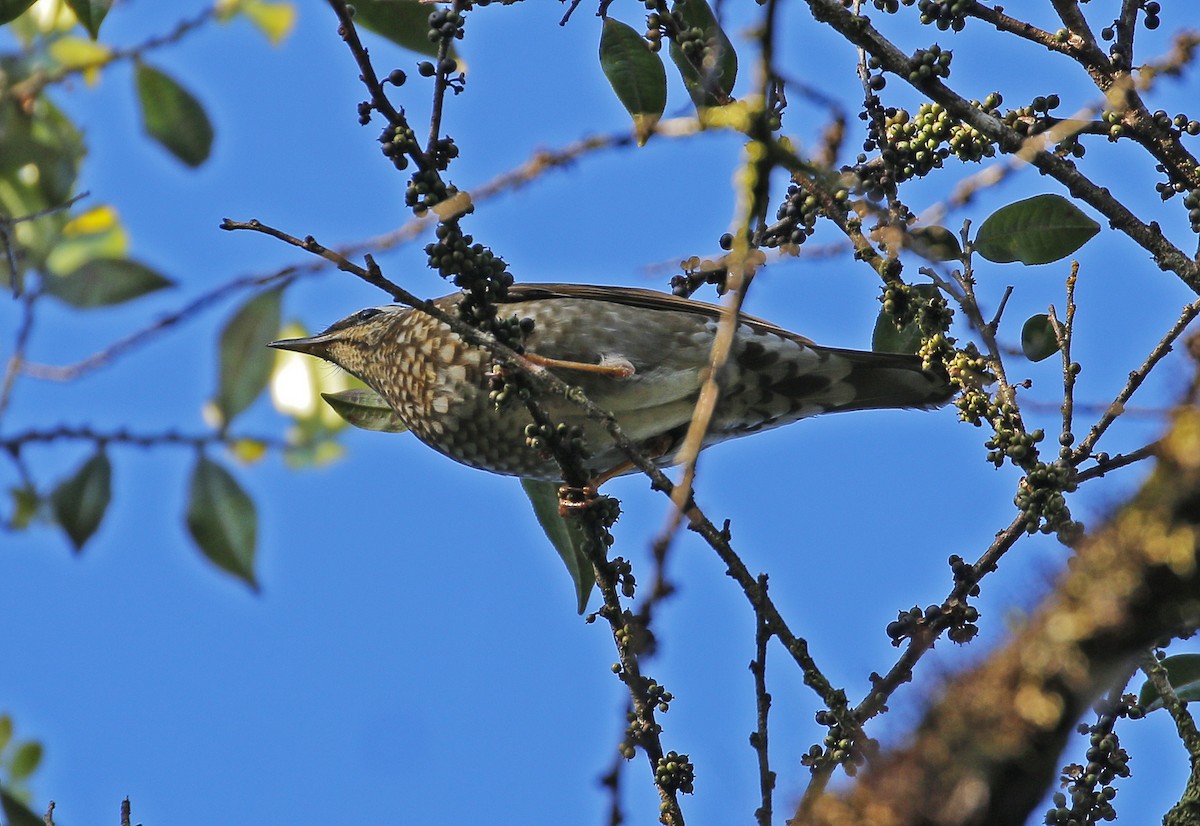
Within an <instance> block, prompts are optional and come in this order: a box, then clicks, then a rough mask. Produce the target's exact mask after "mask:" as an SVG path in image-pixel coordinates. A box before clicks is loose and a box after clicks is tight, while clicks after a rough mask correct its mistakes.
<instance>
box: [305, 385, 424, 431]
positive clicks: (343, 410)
mask: <svg viewBox="0 0 1200 826" xmlns="http://www.w3.org/2000/svg"><path fill="white" fill-rule="evenodd" d="M321 398H323V399H324V400H325V401H326V402H328V403H329V406H330V407H332V408H333V410H334V412H335V413H337V414H338V415H339V416H341V417H342V418H343V419H345V420H346V421H347V422H349V423H350V424H352V425H354V426H355V427H361V428H362V429H363V430H376V431H379V432H382V433H404V432H405V431H407V430H408V425H406V424H405V423H404V422H403V421H401V419H400V416H399V415H397V414H396V411H395V410H392V408H391V405H389V404H388V403H387V402H385V401H384V400H383V397H382V396H380V395H379V394H378V393H376V392H375V391H374V390H362V389H359V388H354V389H351V390H341V391H339V392H337V393H322V394H321Z"/></svg>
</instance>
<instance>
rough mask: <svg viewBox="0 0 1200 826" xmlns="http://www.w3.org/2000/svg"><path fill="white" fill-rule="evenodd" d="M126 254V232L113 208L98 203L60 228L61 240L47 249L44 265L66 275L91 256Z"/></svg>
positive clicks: (127, 248)
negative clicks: (48, 252) (47, 253)
mask: <svg viewBox="0 0 1200 826" xmlns="http://www.w3.org/2000/svg"><path fill="white" fill-rule="evenodd" d="M128 254H129V233H127V232H126V231H125V227H124V226H122V225H121V219H120V216H119V215H118V214H117V211H116V209H114V208H113V207H111V206H109V205H101V206H98V207H95V208H93V209H89V210H87V211H86V212H83V213H81V214H80V215H77V216H76V217H74V218H72V219H71V220H69V221H68V222H67V223H66V225H65V226H63V228H62V239H61V240H60V241H59V242H58V243H57V244H55V245H54V248H53V249H52V250H50V255H49V256H47V258H46V268H47V269H49V270H50V272H51V273H53V274H55V275H68V274H70V273H72V272H74V271H75V270H77V269H79V268H80V267H82V266H83V265H84V264H85V263H87V262H88V261H91V260H92V259H94V258H109V259H124V258H126V257H127V256H128Z"/></svg>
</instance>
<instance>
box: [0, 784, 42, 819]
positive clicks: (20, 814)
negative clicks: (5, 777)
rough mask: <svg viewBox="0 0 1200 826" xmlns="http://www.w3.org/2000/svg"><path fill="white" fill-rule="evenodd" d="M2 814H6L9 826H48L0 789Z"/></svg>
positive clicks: (0, 810) (0, 809)
mask: <svg viewBox="0 0 1200 826" xmlns="http://www.w3.org/2000/svg"><path fill="white" fill-rule="evenodd" d="M0 812H3V813H4V822H5V823H6V824H8V826H46V823H45V821H44V820H42V819H41V818H40V817H38V816H37V815H35V814H34V813H33V812H32V811H30V810H29V807H28V806H26V805H25V804H24V803H22V802H21V801H20V800H17V799H16V798H15V797H13V796H12V795H11V794H9V793H8V792H7V791H5V790H4V789H0Z"/></svg>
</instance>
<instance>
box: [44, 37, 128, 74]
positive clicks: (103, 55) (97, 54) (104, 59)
mask: <svg viewBox="0 0 1200 826" xmlns="http://www.w3.org/2000/svg"><path fill="white" fill-rule="evenodd" d="M47 51H48V52H49V53H50V57H52V58H54V60H56V61H57V62H58V63H59V64H60V65H61V66H63V67H64V68H66V69H92V70H95V69H98V68H99V67H101V66H104V65H105V64H107V63H108V62H109V61H110V60H112V49H110V48H108V47H107V46H105V45H104V44H103V43H94V42H92V41H91V40H88V39H86V38H83V37H72V36H71V35H67V36H65V37H60V38H58V39H57V40H55V41H54V42H53V43H51V44H50V46H49V48H48V49H47Z"/></svg>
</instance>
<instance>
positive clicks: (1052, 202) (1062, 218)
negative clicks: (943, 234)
mask: <svg viewBox="0 0 1200 826" xmlns="http://www.w3.org/2000/svg"><path fill="white" fill-rule="evenodd" d="M1099 231H1100V225H1099V224H1097V223H1096V222H1095V221H1093V220H1092V219H1091V218H1089V217H1088V216H1087V215H1085V214H1084V213H1083V212H1081V211H1080V209H1079V208H1078V207H1077V206H1075V205H1074V204H1073V203H1071V202H1070V201H1068V200H1067V199H1066V198H1064V197H1062V196H1061V195H1035V196H1034V197H1032V198H1026V199H1025V200H1024V201H1017V202H1016V203H1014V204H1009V205H1008V206H1004V207H1001V208H1000V209H998V210H996V211H995V212H993V213H992V214H991V215H989V216H988V218H987V220H985V221H984V222H983V224H982V225H981V226H980V227H979V232H978V234H976V236H975V251H976V252H978V253H979V254H980V255H982V256H983V257H984V258H986V259H987V260H989V261H994V262H995V263H997V264H1008V263H1011V262H1013V261H1020V262H1021V263H1022V264H1049V263H1050V262H1052V261H1059V260H1061V259H1063V258H1066V257H1067V256H1068V255H1070V254H1071V253H1073V252H1075V250H1077V249H1079V248H1080V247H1082V246H1083V245H1084V244H1085V243H1087V241H1088V240H1089V239H1090V238H1091V237H1092V236H1093V235H1095V234H1096V233H1097V232H1099Z"/></svg>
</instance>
